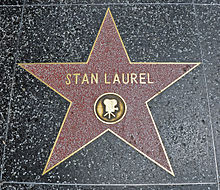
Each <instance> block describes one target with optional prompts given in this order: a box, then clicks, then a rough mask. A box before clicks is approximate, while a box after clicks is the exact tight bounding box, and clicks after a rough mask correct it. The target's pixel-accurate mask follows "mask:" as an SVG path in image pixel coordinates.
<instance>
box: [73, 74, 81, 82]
mask: <svg viewBox="0 0 220 190" xmlns="http://www.w3.org/2000/svg"><path fill="white" fill-rule="evenodd" d="M73 75H74V76H75V84H77V83H78V76H80V73H74V74H73Z"/></svg>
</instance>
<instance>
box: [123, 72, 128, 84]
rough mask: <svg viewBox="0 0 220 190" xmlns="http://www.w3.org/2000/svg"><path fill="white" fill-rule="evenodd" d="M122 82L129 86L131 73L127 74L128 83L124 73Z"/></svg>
mask: <svg viewBox="0 0 220 190" xmlns="http://www.w3.org/2000/svg"><path fill="white" fill-rule="evenodd" d="M122 82H123V83H124V84H128V83H129V73H127V81H126V82H125V74H124V73H122Z"/></svg>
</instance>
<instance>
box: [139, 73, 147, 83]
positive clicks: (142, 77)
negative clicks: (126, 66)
mask: <svg viewBox="0 0 220 190" xmlns="http://www.w3.org/2000/svg"><path fill="white" fill-rule="evenodd" d="M145 75H146V73H140V74H139V78H140V84H146V82H145V81H143V80H145Z"/></svg>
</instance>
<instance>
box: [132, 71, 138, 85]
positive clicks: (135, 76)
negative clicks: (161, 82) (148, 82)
mask: <svg viewBox="0 0 220 190" xmlns="http://www.w3.org/2000/svg"><path fill="white" fill-rule="evenodd" d="M136 78H137V74H136V73H131V84H133V81H134V82H135V83H136V84H138V82H137V81H136Z"/></svg>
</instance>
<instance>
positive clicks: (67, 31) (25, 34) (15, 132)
mask: <svg viewBox="0 0 220 190" xmlns="http://www.w3.org/2000/svg"><path fill="white" fill-rule="evenodd" d="M107 8H110V10H111V13H112V15H113V17H114V20H115V23H116V25H117V28H118V31H119V33H120V35H121V38H122V40H123V42H124V46H125V48H126V50H127V53H128V55H129V57H130V60H131V61H132V62H201V64H200V65H199V66H198V67H196V68H195V69H193V70H192V71H191V72H189V73H188V74H187V75H185V76H184V77H183V78H181V79H180V80H178V81H177V82H176V83H174V84H173V85H172V86H170V87H169V88H167V89H166V90H165V91H164V92H162V93H161V94H159V95H158V96H156V97H155V98H153V99H152V100H151V101H150V102H149V104H148V105H149V108H150V110H151V113H152V116H153V118H154V121H155V123H156V125H157V128H158V132H159V134H160V137H161V139H162V141H163V144H164V147H165V149H166V152H167V155H168V157H169V161H170V163H171V165H172V169H173V171H174V174H175V176H172V175H170V174H169V173H168V172H166V171H165V170H163V169H162V168H161V167H158V165H156V164H155V163H153V162H152V161H151V160H149V159H147V158H146V157H145V156H143V155H142V154H140V153H139V152H137V151H136V150H135V149H133V148H132V147H131V146H129V145H128V144H126V143H125V142H124V141H122V140H121V139H120V138H118V137H117V136H115V135H114V134H113V133H111V132H106V133H105V134H104V135H102V136H101V137H99V138H97V139H96V140H95V141H93V142H92V143H90V144H89V145H88V146H86V147H85V148H83V149H81V150H80V151H78V152H77V153H76V154H74V155H73V156H71V157H69V158H68V159H66V160H65V161H64V162H62V163H61V164H59V165H58V166H56V167H55V168H53V169H52V170H51V171H49V172H48V173H46V174H45V175H42V173H43V170H44V167H45V165H46V162H47V160H48V157H49V155H50V152H51V149H52V147H53V145H54V142H55V140H56V137H57V134H58V132H59V130H60V127H61V125H62V122H63V120H64V117H65V115H66V112H67V109H68V106H69V102H68V101H67V100H66V99H64V98H63V97H61V96H60V95H59V94H57V93H56V92H54V91H53V90H51V89H50V88H48V86H46V85H45V84H43V83H42V82H41V81H39V80H38V79H37V78H35V77H34V76H33V75H31V74H30V73H28V72H26V71H25V70H24V69H23V68H21V67H20V66H19V65H18V63H45V62H47V63H51V62H86V61H87V58H88V56H89V54H90V51H91V49H92V46H93V44H94V41H95V39H96V36H97V33H98V31H99V28H100V26H101V23H102V21H103V18H104V15H105V13H106V10H107ZM0 37H1V41H0V76H1V77H0V166H1V167H0V190H14V189H15V190H16V189H19V190H20V189H39V190H40V189H59V190H60V189H63V190H67V189H74V190H75V189H76V190H90V189H94V190H96V189H97V190H102V189H103V190H111V189H113V190H114V189H115V190H119V189H128V190H136V189H138V190H139V189H143V190H220V187H219V180H220V179H219V178H220V88H219V86H220V1H219V0H155V1H154V0H137V1H132V0H117V1H116V0H115V1H114V0H109V1H107V0H35V1H34V0H1V2H0ZM94 127H95V126H94ZM79 138H80V137H79Z"/></svg>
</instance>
